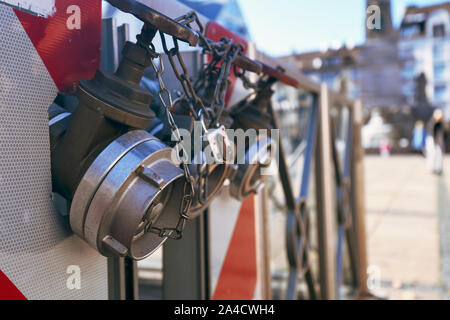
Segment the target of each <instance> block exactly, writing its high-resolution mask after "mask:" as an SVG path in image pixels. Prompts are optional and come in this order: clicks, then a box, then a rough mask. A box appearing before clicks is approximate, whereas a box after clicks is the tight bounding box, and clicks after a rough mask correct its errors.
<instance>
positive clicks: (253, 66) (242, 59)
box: [233, 54, 263, 74]
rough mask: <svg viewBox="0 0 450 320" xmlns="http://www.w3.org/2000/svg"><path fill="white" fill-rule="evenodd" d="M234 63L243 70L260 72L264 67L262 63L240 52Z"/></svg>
mask: <svg viewBox="0 0 450 320" xmlns="http://www.w3.org/2000/svg"><path fill="white" fill-rule="evenodd" d="M233 64H234V65H236V66H237V67H239V68H241V69H242V70H246V71H249V72H253V73H256V74H260V73H261V72H262V69H263V66H262V64H261V63H259V62H257V61H254V60H252V59H250V58H248V57H246V56H243V55H240V54H239V55H237V56H236V58H235V59H234V60H233Z"/></svg>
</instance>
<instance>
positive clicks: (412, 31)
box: [400, 24, 420, 39]
mask: <svg viewBox="0 0 450 320" xmlns="http://www.w3.org/2000/svg"><path fill="white" fill-rule="evenodd" d="M400 32H401V35H402V38H405V39H408V38H413V37H415V36H417V35H419V34H420V27H419V26H418V25H417V24H413V25H409V26H405V27H403V28H402V29H401V31H400Z"/></svg>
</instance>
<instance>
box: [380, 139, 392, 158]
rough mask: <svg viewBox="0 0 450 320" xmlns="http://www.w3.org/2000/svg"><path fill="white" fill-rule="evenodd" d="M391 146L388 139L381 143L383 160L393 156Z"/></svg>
mask: <svg viewBox="0 0 450 320" xmlns="http://www.w3.org/2000/svg"><path fill="white" fill-rule="evenodd" d="M391 150H392V148H391V144H390V143H389V140H388V139H383V140H381V142H380V155H381V156H382V157H383V158H388V157H389V156H390V155H391Z"/></svg>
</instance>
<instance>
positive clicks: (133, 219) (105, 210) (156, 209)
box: [70, 130, 184, 260]
mask: <svg viewBox="0 0 450 320" xmlns="http://www.w3.org/2000/svg"><path fill="white" fill-rule="evenodd" d="M171 155H172V149H171V148H169V147H167V146H166V145H165V144H163V143H162V142H161V141H159V140H157V139H156V138H154V137H153V136H151V135H150V134H148V133H147V132H145V131H139V130H134V131H130V132H128V133H126V134H125V135H123V136H121V137H119V138H118V139H116V140H115V141H114V142H112V143H111V144H110V145H109V146H108V147H107V148H105V149H104V150H103V152H102V153H101V154H100V155H99V156H98V157H97V158H96V159H95V161H94V162H93V163H92V165H91V166H90V168H89V169H88V170H87V171H86V173H85V175H84V176H83V179H82V180H81V182H80V185H79V187H78V188H77V191H76V192H75V195H74V198H73V201H72V207H71V209H70V224H71V226H72V229H73V231H74V232H75V233H76V234H77V235H78V236H80V237H81V238H83V239H85V240H86V241H87V242H88V243H89V244H90V245H91V246H93V247H94V248H96V249H97V250H98V251H99V252H100V253H102V254H103V255H105V256H117V255H118V256H125V255H128V256H130V257H131V258H133V259H136V260H140V259H144V258H146V257H147V256H149V255H150V254H151V253H153V252H154V251H155V250H156V249H157V248H158V247H159V246H160V245H162V244H163V243H164V242H165V241H166V239H167V237H169V236H171V232H175V231H169V232H168V233H167V235H166V236H165V237H160V234H159V230H163V229H170V230H175V228H176V227H177V225H178V223H179V219H180V215H179V208H180V206H181V205H182V203H181V202H182V199H183V193H184V190H183V188H184V179H183V177H184V174H183V170H181V169H180V168H178V167H177V166H176V165H174V164H173V163H172V161H171Z"/></svg>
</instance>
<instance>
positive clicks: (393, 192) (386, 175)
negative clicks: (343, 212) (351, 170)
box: [365, 156, 450, 300]
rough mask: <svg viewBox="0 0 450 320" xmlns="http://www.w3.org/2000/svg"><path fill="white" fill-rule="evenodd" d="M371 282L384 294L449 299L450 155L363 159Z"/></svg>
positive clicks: (399, 296) (380, 293)
mask: <svg viewBox="0 0 450 320" xmlns="http://www.w3.org/2000/svg"><path fill="white" fill-rule="evenodd" d="M365 178H366V208H367V212H366V214H367V222H366V223H367V225H366V227H367V230H366V231H367V237H368V242H367V243H368V260H369V284H370V286H371V288H372V291H373V292H374V293H375V294H376V295H378V296H380V297H384V298H388V299H400V300H412V299H448V298H450V201H449V190H450V189H449V186H450V157H447V158H445V160H444V174H443V175H442V176H436V175H433V174H431V173H430V172H429V171H428V169H427V166H426V161H425V159H424V158H423V157H421V156H393V157H390V158H382V157H379V156H367V157H366V158H365Z"/></svg>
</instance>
